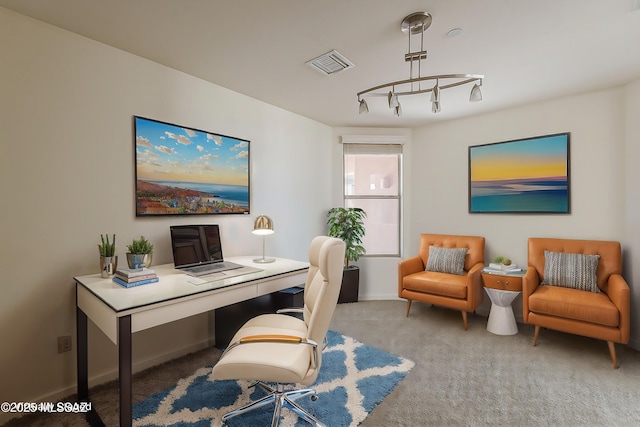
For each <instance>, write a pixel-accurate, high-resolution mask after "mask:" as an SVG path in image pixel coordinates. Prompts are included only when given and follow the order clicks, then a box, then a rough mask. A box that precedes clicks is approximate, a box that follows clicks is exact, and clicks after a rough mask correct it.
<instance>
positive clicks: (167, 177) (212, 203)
mask: <svg viewBox="0 0 640 427" xmlns="http://www.w3.org/2000/svg"><path fill="white" fill-rule="evenodd" d="M134 135H135V161H136V165H135V169H136V216H151V215H153V216H157V215H210V214H249V177H250V170H249V165H250V163H249V141H247V140H244V139H240V138H234V137H230V136H225V135H220V134H217V133H213V132H207V131H203V130H199V129H192V128H188V127H185V126H178V125H173V124H170V123H164V122H160V121H157V120H152V119H146V118H144V117H138V116H134Z"/></svg>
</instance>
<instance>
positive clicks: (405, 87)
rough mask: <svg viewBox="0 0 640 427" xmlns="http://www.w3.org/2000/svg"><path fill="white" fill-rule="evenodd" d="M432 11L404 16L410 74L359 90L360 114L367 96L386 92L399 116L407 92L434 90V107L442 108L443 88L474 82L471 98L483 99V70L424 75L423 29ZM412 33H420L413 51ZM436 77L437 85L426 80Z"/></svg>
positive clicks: (380, 94)
mask: <svg viewBox="0 0 640 427" xmlns="http://www.w3.org/2000/svg"><path fill="white" fill-rule="evenodd" d="M431 20H432V18H431V15H430V14H428V13H427V12H416V13H412V14H411V15H409V16H407V17H406V18H404V19H403V20H402V23H401V25H400V29H401V30H402V32H404V33H406V34H407V35H408V38H409V52H408V53H407V54H405V56H404V60H405V62H409V78H408V79H406V80H398V81H395V82H390V83H385V84H381V85H378V86H374V87H371V88H369V89H365V90H363V91H360V92H358V102H359V103H360V107H359V111H360V114H362V113H367V112H369V106H368V105H367V103H366V102H365V100H364V97H365V96H366V97H373V96H386V97H387V102H388V104H389V108H391V109H393V113H394V114H395V115H396V116H401V115H402V109H401V107H400V102H399V101H398V98H399V97H401V96H407V95H417V94H423V93H429V92H431V111H432V112H434V113H438V112H440V106H441V92H442V91H443V90H446V89H449V88H453V87H457V86H462V85H466V84H468V83H475V84H474V85H473V88H472V89H471V94H470V95H469V101H471V102H476V101H481V100H482V92H481V91H480V87H481V86H482V79H483V78H484V75H482V74H440V75H434V76H423V75H422V63H423V62H424V61H426V59H427V51H426V50H425V49H424V31H425V30H426V29H427V28H429V26H431ZM412 36H419V37H420V50H416V51H413V52H412V51H411V38H412ZM429 81H435V84H434V85H428V86H427V87H424V86H423V85H426V82H429Z"/></svg>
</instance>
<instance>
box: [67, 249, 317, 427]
mask: <svg viewBox="0 0 640 427" xmlns="http://www.w3.org/2000/svg"><path fill="white" fill-rule="evenodd" d="M253 258H255V257H235V258H229V259H228V260H229V261H232V262H235V263H238V264H242V265H245V266H248V267H251V268H253V269H260V270H259V271H257V272H248V273H247V274H242V275H237V276H234V277H228V278H225V277H224V276H222V275H221V273H216V275H215V276H213V277H212V276H211V275H210V276H206V277H205V278H195V277H191V276H188V275H186V274H183V273H181V272H180V271H179V270H176V269H174V266H173V264H164V265H156V266H152V267H151V268H152V269H154V270H155V271H156V273H157V274H158V277H159V279H160V280H159V282H157V283H150V284H147V285H142V286H136V287H133V288H124V287H122V286H120V285H118V284H116V283H114V282H113V281H112V280H111V279H110V278H109V279H103V278H101V277H100V274H93V275H88V276H79V277H74V280H75V281H76V315H77V318H76V322H77V343H78V345H77V353H78V400H79V401H87V400H88V399H89V386H88V382H89V381H88V368H89V364H88V333H87V329H88V328H87V325H88V323H87V319H91V321H92V322H93V323H95V324H96V326H98V328H100V330H101V331H102V332H104V333H105V335H107V337H109V339H110V340H111V341H113V343H114V344H116V345H117V346H118V370H119V378H120V425H121V426H130V425H131V421H132V420H131V416H132V400H131V399H132V383H131V375H132V357H131V347H132V344H131V342H132V334H133V333H135V332H139V331H143V330H145V329H149V328H152V327H154V326H158V325H162V324H165V323H169V322H173V321H175V320H178V319H183V318H185V317H189V316H193V315H195V314H199V313H204V312H207V311H211V310H214V309H216V308H220V307H224V306H227V305H230V304H234V303H237V302H240V301H246V300H248V299H251V298H255V297H258V296H261V295H266V294H269V293H272V292H276V291H279V290H282V289H286V288H289V287H292V286H298V285H302V284H304V283H305V280H306V277H307V271H308V268H309V263H308V262H302V261H294V260H288V259H282V258H276V261H275V262H273V263H270V264H258V263H254V262H253V261H252V260H253ZM247 270H248V271H253V270H251V269H247ZM230 273H231V274H237V271H236V272H230Z"/></svg>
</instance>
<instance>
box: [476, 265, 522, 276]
mask: <svg viewBox="0 0 640 427" xmlns="http://www.w3.org/2000/svg"><path fill="white" fill-rule="evenodd" d="M482 271H484V272H485V273H490V274H509V273H515V272H521V271H522V269H521V268H520V267H518V266H517V265H515V264H509V265H504V264H496V263H493V262H492V263H490V264H489V266H488V267H485V268H484V269H483V270H482Z"/></svg>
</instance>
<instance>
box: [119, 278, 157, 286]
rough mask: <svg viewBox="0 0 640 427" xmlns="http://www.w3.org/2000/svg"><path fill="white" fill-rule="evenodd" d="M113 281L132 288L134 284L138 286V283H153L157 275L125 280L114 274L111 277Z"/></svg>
mask: <svg viewBox="0 0 640 427" xmlns="http://www.w3.org/2000/svg"><path fill="white" fill-rule="evenodd" d="M113 281H114V282H115V283H117V284H118V285H121V286H124V287H125V288H132V287H134V286H140V285H146V284H148V283H155V282H158V281H159V279H158V276H156V277H151V278H148V279H142V280H134V281H127V280H122V279H121V278H119V277H117V276H114V277H113Z"/></svg>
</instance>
